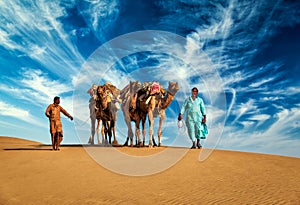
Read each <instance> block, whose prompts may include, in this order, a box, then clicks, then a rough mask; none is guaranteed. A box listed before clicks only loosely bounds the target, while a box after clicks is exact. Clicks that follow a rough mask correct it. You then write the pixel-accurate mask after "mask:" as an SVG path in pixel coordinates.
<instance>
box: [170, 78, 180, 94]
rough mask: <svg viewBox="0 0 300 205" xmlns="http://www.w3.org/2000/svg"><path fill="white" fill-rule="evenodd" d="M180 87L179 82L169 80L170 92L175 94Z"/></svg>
mask: <svg viewBox="0 0 300 205" xmlns="http://www.w3.org/2000/svg"><path fill="white" fill-rule="evenodd" d="M179 89H180V87H179V84H178V83H177V82H171V81H170V82H169V87H168V92H169V93H170V94H171V95H173V96H175V95H176V93H177V92H178V91H179Z"/></svg>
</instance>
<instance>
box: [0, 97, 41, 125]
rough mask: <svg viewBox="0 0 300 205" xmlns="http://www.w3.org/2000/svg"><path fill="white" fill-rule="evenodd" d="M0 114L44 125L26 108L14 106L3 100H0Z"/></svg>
mask: <svg viewBox="0 0 300 205" xmlns="http://www.w3.org/2000/svg"><path fill="white" fill-rule="evenodd" d="M0 115H2V116H9V117H13V118H16V119H18V120H22V121H25V122H27V123H30V124H34V125H37V126H40V127H44V124H43V123H41V122H40V120H38V119H37V118H36V117H34V116H32V115H31V114H30V112H29V111H28V110H25V109H22V108H18V107H15V106H13V105H10V104H7V103H5V102H3V101H0Z"/></svg>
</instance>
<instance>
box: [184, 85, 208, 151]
mask: <svg viewBox="0 0 300 205" xmlns="http://www.w3.org/2000/svg"><path fill="white" fill-rule="evenodd" d="M185 112H186V126H187V130H188V135H189V137H190V139H191V140H192V143H193V145H192V147H191V148H192V149H195V148H196V139H197V147H198V148H199V149H200V148H201V147H202V146H201V144H200V139H205V138H206V136H205V135H206V131H207V130H205V129H206V127H205V123H206V111H205V105H204V102H203V100H202V98H200V97H198V89H197V88H196V87H194V88H193V89H192V96H190V97H188V98H187V99H186V100H185V101H184V103H183V105H182V108H181V110H180V113H179V116H178V120H182V119H183V116H182V115H183V114H184V113H185Z"/></svg>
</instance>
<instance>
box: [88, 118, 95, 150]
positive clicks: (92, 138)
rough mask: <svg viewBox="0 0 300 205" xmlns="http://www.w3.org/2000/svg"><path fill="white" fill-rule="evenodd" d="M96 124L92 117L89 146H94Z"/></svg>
mask: <svg viewBox="0 0 300 205" xmlns="http://www.w3.org/2000/svg"><path fill="white" fill-rule="evenodd" d="M95 123H96V119H95V118H93V117H91V135H90V138H89V141H88V143H89V144H94V136H95Z"/></svg>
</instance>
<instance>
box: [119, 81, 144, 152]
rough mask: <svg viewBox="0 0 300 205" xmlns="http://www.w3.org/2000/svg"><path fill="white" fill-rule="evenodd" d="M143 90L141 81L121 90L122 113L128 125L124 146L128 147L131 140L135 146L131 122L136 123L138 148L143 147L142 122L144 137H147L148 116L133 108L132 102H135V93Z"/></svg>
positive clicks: (131, 144)
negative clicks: (141, 137) (141, 136)
mask: <svg viewBox="0 0 300 205" xmlns="http://www.w3.org/2000/svg"><path fill="white" fill-rule="evenodd" d="M139 89H141V83H140V82H139V81H134V82H130V83H129V84H128V85H127V86H125V88H123V89H122V90H121V99H122V106H121V108H122V112H123V116H124V120H125V123H126V125H127V129H128V132H127V139H126V142H125V143H124V146H128V141H129V139H130V146H133V132H132V127H131V122H134V123H135V136H136V145H137V147H139V146H141V139H140V122H141V121H142V126H143V135H146V131H145V125H146V123H145V121H146V115H141V113H140V112H138V110H137V109H136V108H135V107H133V106H132V101H133V100H134V96H135V93H136V92H137V91H138V90H139Z"/></svg>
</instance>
